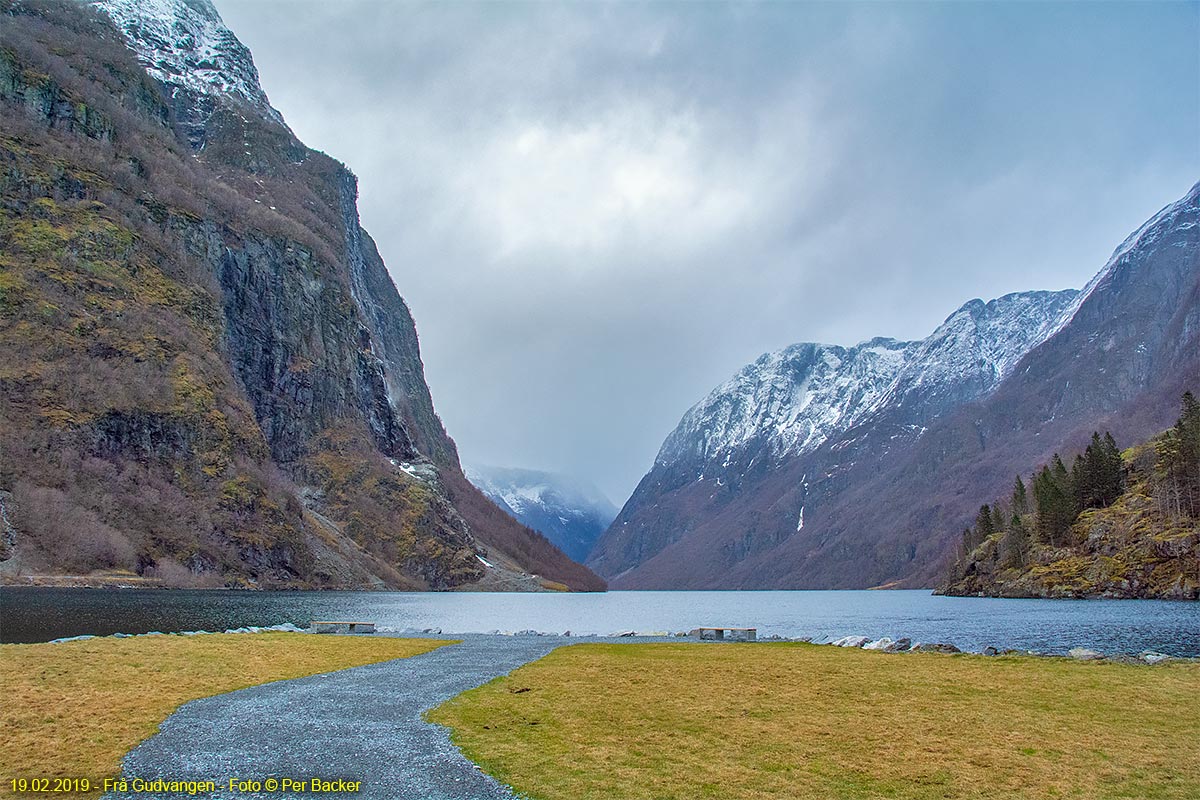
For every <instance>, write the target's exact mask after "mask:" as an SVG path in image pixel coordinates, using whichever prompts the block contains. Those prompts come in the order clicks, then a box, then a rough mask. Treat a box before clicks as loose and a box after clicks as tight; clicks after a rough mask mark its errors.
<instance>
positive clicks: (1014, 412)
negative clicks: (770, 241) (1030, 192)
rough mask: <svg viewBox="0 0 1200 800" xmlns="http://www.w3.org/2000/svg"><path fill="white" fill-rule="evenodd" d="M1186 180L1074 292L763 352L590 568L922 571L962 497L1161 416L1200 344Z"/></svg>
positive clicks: (671, 458) (752, 581) (683, 429)
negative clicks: (1173, 198)
mask: <svg viewBox="0 0 1200 800" xmlns="http://www.w3.org/2000/svg"><path fill="white" fill-rule="evenodd" d="M1196 195H1197V191H1196V189H1193V191H1192V192H1190V193H1189V194H1188V196H1187V197H1185V198H1184V199H1183V200H1181V201H1179V202H1178V203H1175V204H1173V205H1171V206H1169V207H1168V208H1166V209H1164V210H1163V212H1161V213H1160V214H1158V215H1156V216H1155V218H1154V219H1152V220H1150V221H1149V222H1147V223H1146V225H1145V226H1143V228H1142V229H1140V230H1139V231H1138V232H1136V233H1135V234H1134V235H1132V236H1131V237H1129V239H1128V240H1127V241H1126V242H1125V243H1124V244H1122V246H1121V247H1120V248H1118V250H1117V251H1116V253H1114V255H1113V258H1112V259H1111V260H1110V262H1109V263H1108V264H1107V265H1106V266H1105V268H1104V269H1103V270H1101V272H1100V273H1099V274H1098V275H1097V276H1096V278H1095V279H1093V281H1091V282H1090V283H1089V285H1088V286H1087V287H1086V288H1085V289H1084V290H1083V291H1082V292H1074V291H1067V292H1030V293H1021V294H1016V295H1009V296H1007V297H1004V298H1000V299H998V300H994V301H992V302H990V303H986V304H985V303H982V302H981V301H978V300H976V301H972V302H971V303H968V304H966V305H965V306H963V307H962V308H961V309H959V310H958V311H957V312H955V313H954V314H952V315H951V316H950V317H949V318H948V319H947V320H946V322H945V323H943V325H942V326H940V327H939V328H938V330H937V331H935V332H934V333H933V334H932V335H931V336H930V337H929V338H927V339H925V340H923V341H920V342H895V341H892V340H887V339H875V340H871V341H869V342H865V343H863V344H861V345H858V346H856V347H853V348H839V347H832V346H825V345H796V346H793V347H790V348H787V349H785V350H782V351H780V352H778V353H774V354H770V355H767V356H764V357H763V358H761V359H759V361H758V362H756V363H755V364H753V365H750V366H748V367H747V368H745V369H744V370H742V372H741V373H739V374H738V375H737V376H735V378H734V379H733V380H731V381H730V382H728V383H726V384H725V385H723V386H721V387H719V388H718V389H716V390H715V391H714V392H713V393H712V394H710V395H709V396H708V397H707V398H706V399H705V400H703V401H701V402H700V403H699V404H698V405H697V406H695V407H694V408H693V409H692V410H691V411H689V412H688V413H687V414H686V415H685V416H684V419H683V421H682V422H681V423H680V425H679V427H678V428H677V429H676V431H675V432H673V433H672V434H671V436H670V437H668V439H667V441H666V442H665V443H664V445H663V448H662V450H661V452H660V454H659V456H658V458H657V459H656V461H655V464H654V467H653V468H652V469H651V471H650V472H649V473H648V474H647V475H646V477H645V478H643V480H642V482H641V483H640V484H639V486H638V488H637V490H636V491H635V492H634V494H633V496H632V497H631V498H630V500H629V501H628V502H627V503H626V505H625V507H624V508H623V509H622V511H621V514H620V515H619V516H618V517H617V519H616V520H615V521H614V523H613V525H612V526H611V527H610V528H609V530H608V531H607V532H606V533H605V535H604V536H603V537H602V538H601V540H600V541H599V542H598V543H597V545H596V548H595V550H594V551H593V554H592V556H591V558H590V560H589V564H590V565H591V566H592V567H593V568H594V569H596V570H597V571H598V572H600V573H601V574H602V575H605V576H606V577H608V578H609V579H610V581H611V582H612V583H613V584H614V585H615V586H618V587H621V588H666V587H672V588H825V587H864V586H874V585H880V584H885V583H892V582H900V583H902V584H905V585H922V584H926V585H927V584H929V583H931V582H932V581H933V580H934V579H935V577H936V575H937V574H938V569H940V567H941V565H942V563H943V560H944V558H945V554H946V548H947V542H948V541H949V537H951V536H953V535H954V532H956V531H958V530H961V527H962V523H963V522H964V521H966V520H969V519H970V517H971V515H972V514H973V512H974V510H976V509H975V508H971V507H970V506H971V503H970V502H969V501H968V500H966V499H965V498H976V497H979V496H989V492H992V491H998V490H999V489H1000V488H1002V487H1003V486H1005V485H1006V484H1007V482H1009V481H1011V480H1012V476H1013V475H1014V474H1015V473H1016V471H1017V470H1020V469H1024V468H1026V466H1027V465H1028V464H1029V463H1033V462H1035V461H1036V459H1037V458H1038V457H1048V456H1049V453H1042V452H1041V451H1042V449H1044V448H1045V447H1047V446H1050V443H1053V444H1056V445H1057V444H1061V443H1062V442H1063V441H1071V440H1072V437H1074V438H1080V437H1082V436H1084V435H1085V433H1086V434H1090V432H1091V430H1092V429H1093V427H1099V428H1101V429H1103V428H1105V427H1108V428H1111V429H1112V430H1113V431H1114V433H1119V434H1121V435H1125V436H1128V437H1129V438H1137V437H1138V436H1139V435H1140V436H1142V437H1144V436H1146V435H1149V433H1152V432H1153V431H1154V430H1155V429H1157V428H1160V427H1162V426H1164V425H1165V424H1166V423H1167V421H1168V419H1167V418H1168V417H1169V415H1170V413H1171V409H1172V408H1173V406H1174V400H1173V399H1172V398H1173V397H1175V396H1178V394H1179V393H1182V391H1183V388H1184V387H1185V383H1186V378H1185V376H1195V375H1196V369H1197V360H1196V355H1195V354H1196V353H1197V352H1200V348H1196V347H1195V346H1194V345H1195V339H1196V334H1197V330H1198V328H1197V324H1196V315H1197V314H1198V313H1200V305H1198V303H1197V294H1196V292H1197V253H1198V251H1200V248H1198V246H1197V236H1198V232H1197V222H1196V221H1197V219H1200V209H1197V199H1196ZM1101 423H1105V424H1101ZM1109 423H1111V424H1109Z"/></svg>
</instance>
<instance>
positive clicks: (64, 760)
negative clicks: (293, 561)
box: [0, 633, 445, 796]
mask: <svg viewBox="0 0 1200 800" xmlns="http://www.w3.org/2000/svg"><path fill="white" fill-rule="evenodd" d="M443 644H445V642H441V641H434V640H431V639H384V638H380V639H374V638H354V637H347V636H310V635H306V634H300V633H257V634H214V635H205V636H139V637H135V638H130V639H112V638H102V639H88V640H84V641H78V642H64V643H62V644H5V645H0V731H2V732H3V739H4V743H3V745H2V746H0V796H9V795H10V784H9V781H10V779H11V778H14V777H18V778H19V777H25V778H55V777H71V778H89V779H91V780H92V781H93V783H95V782H96V781H97V780H103V779H104V778H106V777H113V776H116V775H117V774H119V772H120V767H121V757H122V756H124V755H125V753H126V752H128V751H129V750H130V749H132V748H133V746H134V745H136V744H137V743H138V742H140V741H142V740H143V739H145V738H147V737H148V736H150V735H151V734H153V733H154V732H155V731H156V730H157V729H158V725H159V723H160V722H162V721H163V720H164V719H166V717H167V716H169V715H170V714H171V712H172V711H174V710H175V709H176V708H178V707H179V706H180V705H182V704H183V703H186V702H187V701H189V700H195V699H196V698H199V697H208V696H210V695H214V694H220V693H222V692H229V691H233V690H234V689H241V688H244V687H247V686H254V685H256V684H260V683H267V682H269V681H276V680H282V679H284V678H299V677H302V676H304V675H313V674H316V673H321V672H330V671H333V670H338V669H345V668H346V667H355V666H361V665H363V664H374V663H376V662H379V661H388V660H390V659H393V658H403V657H406V656H414V655H417V654H419V653H424V652H428V651H429V650H433V649H434V648H436V647H439V646H440V645H443Z"/></svg>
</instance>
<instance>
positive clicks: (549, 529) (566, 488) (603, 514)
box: [464, 464, 617, 561]
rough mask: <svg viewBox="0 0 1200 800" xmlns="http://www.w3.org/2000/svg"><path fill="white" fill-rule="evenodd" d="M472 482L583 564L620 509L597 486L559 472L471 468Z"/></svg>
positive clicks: (514, 468)
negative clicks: (597, 539) (594, 543)
mask: <svg viewBox="0 0 1200 800" xmlns="http://www.w3.org/2000/svg"><path fill="white" fill-rule="evenodd" d="M464 472H465V473H466V475H467V478H468V480H470V481H471V483H473V484H475V487H476V488H477V489H479V490H480V491H481V492H483V493H484V494H485V495H487V497H488V499H490V500H491V501H492V502H493V503H495V504H496V505H498V506H500V508H502V509H504V511H506V512H507V513H508V514H509V515H510V516H512V517H513V518H514V519H516V520H517V521H519V522H521V523H522V524H524V525H526V526H528V527H530V528H533V529H534V530H536V531H538V532H539V533H541V534H542V535H544V536H545V537H546V538H547V539H549V540H550V541H551V542H553V543H554V544H555V545H557V546H558V547H559V548H560V549H561V550H562V551H563V552H564V553H566V554H567V555H569V556H571V557H572V558H574V559H576V560H578V561H583V559H585V558H586V557H587V555H588V552H589V551H590V550H591V547H592V544H593V542H595V540H596V538H597V537H598V536H600V534H601V533H603V532H604V530H605V528H607V527H608V525H609V523H611V522H612V521H613V518H615V517H616V516H617V507H616V506H614V505H613V503H612V501H611V500H609V499H608V498H607V497H606V496H605V495H604V493H603V492H601V491H600V490H599V489H597V488H596V487H595V486H593V485H591V484H590V483H587V482H586V481H582V480H580V479H578V478H573V477H570V476H567V475H562V474H559V473H555V472H544V471H541V470H533V469H521V468H516V467H493V466H485V465H480V464H477V465H470V466H465V467H464Z"/></svg>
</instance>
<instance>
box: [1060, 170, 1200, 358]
mask: <svg viewBox="0 0 1200 800" xmlns="http://www.w3.org/2000/svg"><path fill="white" fill-rule="evenodd" d="M1184 212H1191V215H1192V217H1193V218H1200V181H1197V182H1196V183H1194V184H1193V185H1192V188H1191V189H1189V190H1188V193H1187V194H1185V195H1184V196H1183V197H1181V198H1179V199H1178V200H1176V201H1175V202H1173V203H1168V204H1167V205H1166V206H1163V208H1162V209H1161V210H1160V211H1159V212H1158V213H1157V214H1155V215H1154V216H1153V217H1151V218H1150V219H1148V220H1146V221H1145V222H1144V223H1142V225H1141V227H1140V228H1138V229H1137V230H1136V231H1134V232H1133V233H1131V234H1129V235H1128V236H1127V237H1125V241H1123V242H1121V243H1120V244H1119V245H1117V248H1116V249H1115V250H1113V254H1112V255H1111V256H1109V259H1108V262H1107V263H1106V264H1105V265H1104V266H1103V267H1102V268H1101V270H1100V271H1099V272H1097V273H1096V274H1095V276H1093V277H1092V279H1091V280H1090V281H1088V282H1087V284H1086V285H1085V286H1084V287H1083V290H1082V291H1080V292H1079V296H1078V297H1077V298H1075V302H1074V303H1073V304H1072V306H1071V308H1070V309H1069V312H1068V313H1066V314H1065V315H1064V317H1063V319H1062V321H1061V324H1060V325H1059V326H1058V327H1057V328H1056V329H1055V330H1054V332H1053V333H1051V334H1050V336H1054V335H1055V334H1057V333H1058V332H1059V331H1061V330H1062V329H1063V328H1065V327H1066V326H1067V324H1068V323H1069V322H1070V321H1071V320H1072V319H1074V318H1075V315H1076V314H1077V313H1078V312H1079V309H1080V308H1081V307H1082V306H1083V304H1084V303H1086V302H1087V300H1088V298H1089V297H1091V296H1092V294H1094V293H1095V291H1096V289H1098V288H1099V287H1100V284H1101V283H1103V282H1104V281H1105V280H1107V279H1108V278H1109V277H1111V276H1112V274H1113V273H1115V272H1116V271H1117V268H1118V267H1119V266H1120V265H1121V263H1122V262H1123V259H1124V258H1125V256H1126V255H1128V254H1129V253H1130V252H1131V251H1132V250H1133V249H1134V248H1136V247H1137V246H1139V245H1141V244H1143V243H1149V242H1153V241H1155V240H1156V239H1158V237H1159V230H1160V229H1161V227H1162V226H1163V224H1164V223H1167V222H1168V220H1171V219H1173V218H1175V217H1177V216H1179V215H1180V214H1183V213H1184ZM1191 224H1194V223H1188V225H1191ZM1147 234H1152V235H1151V236H1150V237H1149V239H1146V238H1145V237H1146V236H1147ZM1143 240H1145V241H1143ZM1046 338H1047V339H1049V338H1050V337H1046Z"/></svg>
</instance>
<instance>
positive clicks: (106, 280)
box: [0, 0, 602, 588]
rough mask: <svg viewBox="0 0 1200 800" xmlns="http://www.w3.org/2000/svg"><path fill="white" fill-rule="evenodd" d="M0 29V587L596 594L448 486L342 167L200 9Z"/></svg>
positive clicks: (98, 9) (48, 8) (53, 8)
mask: <svg viewBox="0 0 1200 800" xmlns="http://www.w3.org/2000/svg"><path fill="white" fill-rule="evenodd" d="M0 13H3V14H4V17H3V19H4V24H3V25H0V36H2V37H3V41H2V42H0V103H2V104H3V107H4V113H3V115H2V116H0V166H2V168H3V171H2V172H0V192H2V194H0V198H2V202H3V206H2V208H3V214H4V217H3V222H4V225H3V227H2V228H0V242H2V245H3V247H2V248H0V388H3V392H2V393H0V419H2V420H3V423H4V426H3V427H4V431H3V433H2V434H0V489H3V490H11V491H12V493H13V505H14V507H15V508H18V509H20V511H19V512H18V514H17V515H16V517H17V518H16V519H15V520H14V523H13V525H14V529H15V530H16V542H15V546H14V547H13V548H11V550H12V552H11V553H10V557H9V558H8V559H6V560H5V562H4V563H3V565H2V566H0V572H4V573H5V574H8V575H13V574H15V573H31V572H43V571H44V572H61V571H63V570H70V571H86V570H88V569H94V568H103V569H108V570H115V571H124V572H129V573H137V574H138V575H140V576H142V577H147V578H154V579H159V580H166V581H167V582H174V583H189V582H190V583H202V584H235V585H255V586H273V585H320V586H373V587H384V586H393V587H406V588H450V587H455V586H466V585H476V584H480V583H481V582H482V583H484V584H486V583H488V582H489V581H492V580H494V579H496V578H497V577H501V578H504V579H506V580H507V579H509V578H514V577H515V578H521V576H523V575H524V576H526V577H527V580H525V584H527V585H531V586H536V585H537V584H538V582H539V580H541V581H544V582H548V583H553V584H556V585H557V584H566V585H570V586H572V587H574V588H598V587H600V586H602V583H601V582H599V581H598V580H597V579H596V578H595V576H594V575H592V574H591V573H589V572H588V571H587V570H586V569H583V568H582V567H579V566H578V565H577V564H574V563H573V562H571V561H570V560H569V559H567V558H566V557H565V556H564V555H563V554H562V553H561V552H559V551H558V550H557V549H556V548H554V547H553V546H552V545H550V544H549V542H547V541H546V540H545V539H544V538H543V537H541V536H540V535H538V534H536V533H534V532H532V531H529V530H528V529H525V528H523V527H522V526H520V525H519V524H517V523H516V522H514V521H512V520H511V519H509V518H508V517H506V516H505V515H504V514H503V513H502V512H500V511H499V510H498V509H495V508H493V507H490V506H489V504H488V503H487V501H486V500H485V499H484V498H483V497H482V496H481V495H480V494H479V493H478V492H477V491H476V490H475V489H474V488H473V487H471V486H470V484H469V483H468V482H467V481H466V479H465V477H464V476H463V475H462V471H461V468H460V467H459V464H458V457H457V453H456V450H455V448H454V444H453V442H452V441H451V440H450V438H449V437H448V436H447V435H446V432H445V430H444V429H443V427H442V425H441V422H440V420H438V418H437V416H436V414H435V413H434V410H433V404H432V400H431V398H430V396H429V390H428V387H427V386H426V384H425V380H424V374H423V367H422V365H421V360H420V353H419V347H418V341H417V335H416V329H415V327H414V324H413V320H412V317H411V315H410V314H409V311H408V309H407V307H406V306H405V304H404V301H403V300H402V299H401V298H400V295H399V294H398V293H397V291H396V289H395V286H394V285H393V283H392V280H391V278H390V277H389V275H388V273H387V270H386V268H385V267H384V264H383V261H382V259H381V258H380V256H379V254H378V252H377V250H376V249H375V245H374V243H373V242H372V241H371V239H370V237H369V236H368V235H367V234H366V232H365V231H364V230H362V228H361V227H360V225H359V221H358V213H357V208H356V199H357V198H356V195H357V184H356V180H355V178H354V176H353V175H351V174H350V172H349V171H348V170H346V168H345V167H344V166H342V165H341V164H339V163H337V162H336V161H334V160H332V159H330V158H329V157H327V156H325V155H323V154H321V153H317V152H315V151H311V150H309V149H308V148H306V147H304V145H303V144H302V143H300V142H299V141H298V140H296V139H295V137H294V136H293V135H292V133H291V131H290V130H289V129H288V128H287V126H286V125H284V124H283V121H282V118H281V117H280V115H279V114H278V112H276V111H275V110H274V109H272V108H271V107H270V105H269V103H268V102H267V99H266V95H265V93H264V92H263V91H262V89H261V87H260V86H259V85H258V79H257V72H256V71H255V69H254V65H253V61H252V60H251V59H250V55H249V52H248V51H247V50H246V49H245V48H244V47H243V46H242V45H241V44H240V42H238V41H237V39H236V37H234V36H233V34H232V33H230V32H229V31H228V29H226V28H225V27H224V25H223V24H221V21H220V18H219V16H217V14H216V11H215V9H213V7H212V5H211V4H210V3H208V2H207V0H161V2H155V3H141V2H139V3H132V2H127V0H103V1H102V2H98V3H96V4H94V7H92V8H89V7H87V6H83V5H79V4H75V3H68V2H53V1H52V0H47V2H41V3H20V4H17V3H4V4H0ZM65 553H69V557H68V556H67V555H64V554H65ZM535 574H536V575H537V576H541V577H540V578H528V576H529V575H535Z"/></svg>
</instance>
